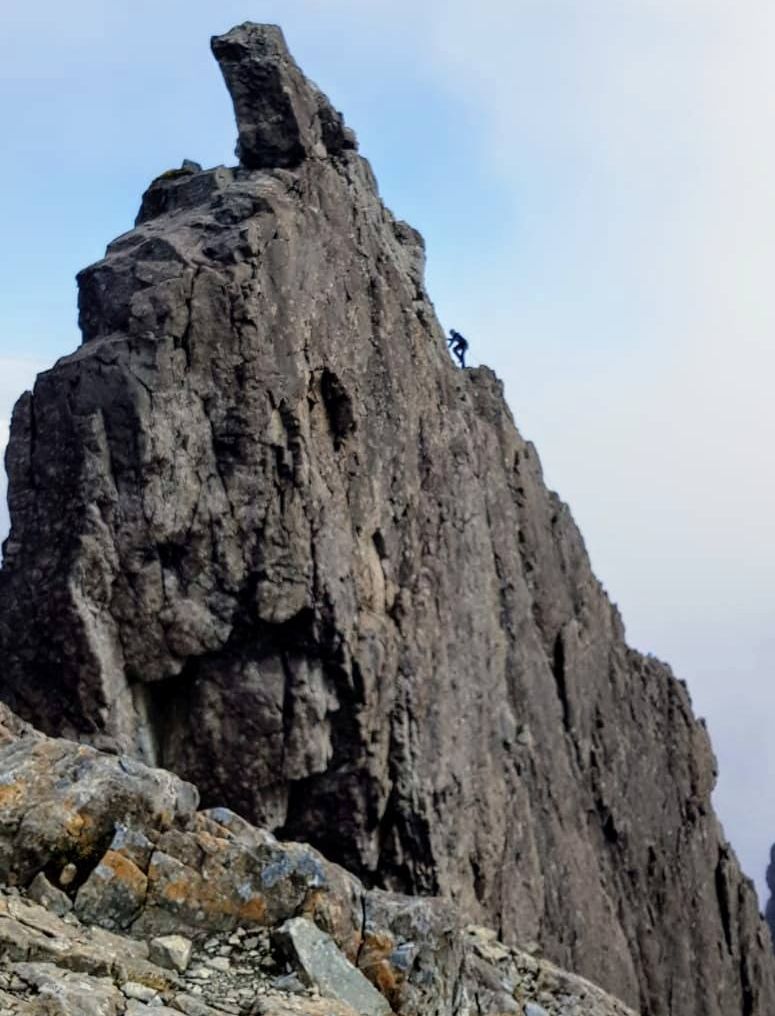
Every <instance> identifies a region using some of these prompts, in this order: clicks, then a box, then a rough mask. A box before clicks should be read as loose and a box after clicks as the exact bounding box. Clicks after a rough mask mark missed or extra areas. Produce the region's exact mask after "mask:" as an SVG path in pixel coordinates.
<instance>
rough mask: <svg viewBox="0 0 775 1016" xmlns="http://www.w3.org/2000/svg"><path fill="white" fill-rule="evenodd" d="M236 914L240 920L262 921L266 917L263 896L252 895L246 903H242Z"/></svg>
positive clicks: (257, 922)
mask: <svg viewBox="0 0 775 1016" xmlns="http://www.w3.org/2000/svg"><path fill="white" fill-rule="evenodd" d="M238 916H239V919H240V920H241V921H252V922H253V923H255V924H261V923H263V921H264V920H265V919H266V902H265V901H264V898H263V896H258V895H257V896H252V897H251V898H250V899H249V900H248V901H247V902H246V903H243V904H242V906H241V907H240V911H239V915H238Z"/></svg>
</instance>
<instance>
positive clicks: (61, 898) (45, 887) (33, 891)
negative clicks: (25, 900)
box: [27, 871, 73, 917]
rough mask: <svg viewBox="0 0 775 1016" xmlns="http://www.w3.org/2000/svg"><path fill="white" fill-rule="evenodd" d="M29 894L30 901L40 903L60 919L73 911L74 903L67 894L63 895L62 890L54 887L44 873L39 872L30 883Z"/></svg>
mask: <svg viewBox="0 0 775 1016" xmlns="http://www.w3.org/2000/svg"><path fill="white" fill-rule="evenodd" d="M27 893H28V895H29V897H30V899H32V900H35V902H36V903H40V905H41V906H42V907H45V908H46V910H51V911H53V913H55V914H58V915H59V917H63V916H64V915H65V914H67V913H69V911H71V910H72V909H73V901H72V900H71V899H70V897H69V896H68V895H67V893H63V892H62V890H61V889H57V888H56V886H53V885H52V884H51V883H50V882H49V880H48V879H47V878H46V876H45V875H44V874H43V872H42V871H39V872H38V874H37V875H36V876H35V878H34V879H33V880H32V882H30V885H29V888H28V889H27Z"/></svg>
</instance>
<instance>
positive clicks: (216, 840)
mask: <svg viewBox="0 0 775 1016" xmlns="http://www.w3.org/2000/svg"><path fill="white" fill-rule="evenodd" d="M196 842H197V844H198V846H199V847H200V848H201V849H202V850H203V851H204V852H205V853H206V854H223V853H225V852H226V851H227V850H228V848H229V846H230V844H229V843H228V842H227V841H226V840H224V839H221V838H220V837H218V836H213V835H212V833H208V832H206V831H205V830H204V829H202V830H200V831H199V832H198V833H197V834H196Z"/></svg>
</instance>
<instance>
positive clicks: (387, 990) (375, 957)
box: [358, 932, 405, 1001]
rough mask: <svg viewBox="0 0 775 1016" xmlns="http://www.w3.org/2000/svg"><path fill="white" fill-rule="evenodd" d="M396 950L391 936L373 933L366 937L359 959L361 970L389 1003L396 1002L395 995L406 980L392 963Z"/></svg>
mask: <svg viewBox="0 0 775 1016" xmlns="http://www.w3.org/2000/svg"><path fill="white" fill-rule="evenodd" d="M394 948H395V942H394V941H393V938H392V937H391V936H390V935H387V934H380V933H379V932H376V933H374V932H372V933H369V934H366V935H365V936H364V939H363V945H362V947H361V951H360V955H359V957H358V967H359V969H360V970H361V971H362V972H363V974H364V975H365V976H366V977H368V979H369V980H370V981H371V983H372V984H373V985H374V986H375V987H376V988H378V989H379V990H380V991H381V992H382V994H383V995H385V996H386V997H387V999H388V1001H392V1000H394V998H395V993H396V992H397V991H398V989H399V988H400V987H401V985H402V984H403V983H404V980H405V978H404V975H403V973H402V972H401V971H400V970H397V969H396V968H395V967H394V966H393V964H392V963H391V962H390V959H389V957H390V955H391V953H392V952H393V949H394Z"/></svg>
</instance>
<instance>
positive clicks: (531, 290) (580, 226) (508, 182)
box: [0, 0, 775, 888]
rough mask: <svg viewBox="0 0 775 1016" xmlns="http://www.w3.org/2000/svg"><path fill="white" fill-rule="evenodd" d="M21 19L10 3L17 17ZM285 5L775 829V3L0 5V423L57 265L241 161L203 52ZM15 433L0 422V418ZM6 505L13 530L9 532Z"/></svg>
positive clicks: (446, 296) (629, 599)
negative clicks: (176, 188) (174, 185)
mask: <svg viewBox="0 0 775 1016" xmlns="http://www.w3.org/2000/svg"><path fill="white" fill-rule="evenodd" d="M9 7H10V9H8V8H9ZM246 19H253V20H258V21H273V22H277V23H280V24H281V25H282V26H283V28H284V29H285V32H286V35H287V37H288V39H289V42H290V44H291V46H292V49H293V51H294V54H295V55H296V57H297V59H298V61H299V62H300V63H301V64H302V66H303V67H304V68H305V70H306V71H307V73H308V74H309V75H310V76H311V77H313V78H315V79H316V80H317V82H318V83H319V84H320V85H321V86H322V87H323V88H324V90H325V91H327V92H328V94H329V95H330V96H331V98H332V99H333V100H334V102H335V103H336V104H337V105H338V106H339V107H340V108H342V109H343V110H344V111H345V114H346V116H347V120H348V122H349V123H350V124H351V125H352V126H353V127H354V128H355V129H356V131H357V132H358V135H359V137H360V141H361V148H362V151H363V152H364V154H366V155H367V156H368V157H369V158H370V159H371V161H372V163H373V165H374V167H375V170H376V172H377V176H378V178H379V181H380V185H381V189H382V193H383V196H384V197H385V199H386V201H387V203H388V204H389V205H390V206H391V207H392V208H393V210H394V211H395V212H396V213H397V214H398V215H399V216H401V217H402V218H405V219H407V220H408V221H410V222H411V223H412V224H413V225H415V226H417V227H418V228H419V229H420V230H421V231H422V232H423V234H424V235H425V237H426V240H427V244H428V285H429V290H430V293H431V296H432V298H433V299H434V301H435V303H436V306H437V310H438V312H439V315H440V317H441V319H442V323H443V324H444V325H445V327H449V326H450V325H452V326H454V327H457V328H458V329H459V330H461V331H463V332H464V333H465V334H466V335H468V337H469V339H470V340H471V343H472V352H473V355H474V359H475V361H476V360H478V361H480V362H486V363H488V364H490V365H491V366H493V367H494V368H495V369H496V370H497V371H498V373H499V374H500V375H501V376H502V377H503V378H504V379H505V382H506V389H507V394H508V397H509V401H510V404H511V407H512V409H513V412H514V415H515V417H516V420H517V423H518V425H519V426H520V428H521V430H522V431H523V433H524V434H525V435H526V436H528V437H530V438H531V439H533V440H534V441H535V442H536V443H537V445H538V448H539V451H540V453H541V456H542V460H543V462H544V467H545V472H546V475H547V479H548V481H549V483H550V484H551V485H552V486H554V487H555V488H556V489H558V490H559V492H560V493H561V495H562V496H563V497H564V498H565V499H566V500H568V501H569V503H570V504H571V507H572V509H573V511H574V514H575V516H576V519H577V520H578V522H579V523H580V525H581V527H582V530H583V532H584V534H585V537H586V539H587V543H588V546H589V549H590V552H591V555H592V559H593V563H594V565H595V568H596V571H597V573H598V575H599V576H600V578H601V579H602V580H603V582H604V583H605V585H606V586H607V588H608V589H609V591H610V593H611V596H612V598H613V599H614V600H615V601H616V602H617V603H618V604H619V606H620V607H621V609H622V612H623V614H624V618H625V622H626V624H627V627H628V634H629V638H630V641H631V642H632V643H633V644H634V645H635V646H636V647H637V648H639V649H642V650H644V651H648V652H653V653H655V654H656V655H658V656H660V657H663V658H666V659H668V660H669V661H670V662H671V664H672V665H673V666H674V669H675V670H676V672H677V673H678V675H679V676H681V677H683V678H685V679H686V680H687V681H688V682H689V686H690V689H691V691H692V695H693V698H694V701H695V705H696V707H697V711H698V712H699V713H700V714H702V715H705V716H707V718H708V722H709V726H710V729H711V733H712V736H713V740H714V745H715V747H716V751H717V754H718V756H719V762H720V768H721V777H720V782H719V787H718V790H717V793H716V801H717V806H718V808H719V811H720V814H721V817H722V820H723V822H724V825H725V828H726V831H727V834H728V835H729V837H730V838H731V839H732V841H733V844H734V845H735V847H736V849H737V850H738V853H739V854H740V856H741V858H742V860H743V864H744V867H745V868H746V870H747V871H748V873H749V874H751V875H752V876H755V877H756V878H757V882H758V884H759V887H760V888H761V887H762V885H763V879H762V874H763V868H764V865H765V863H766V859H767V853H768V848H769V844H770V843H771V842H772V841H773V840H775V807H773V805H772V803H771V801H772V797H771V792H770V784H771V782H772V780H771V778H772V776H773V774H775V739H773V737H772V736H771V724H772V717H773V716H775V681H773V679H772V678H773V675H772V668H773V665H772V660H773V658H775V652H774V651H775V632H774V631H773V625H772V618H773V613H774V612H775V539H773V525H774V524H775V523H774V522H773V520H774V519H775V474H774V472H773V467H772V452H771V449H772V447H773V443H774V442H775V400H773V399H772V397H771V393H770V388H771V384H772V378H773V376H774V375H775V345H774V344H773V335H774V334H775V330H774V329H773V325H775V295H774V294H775V286H773V284H772V273H773V265H775V185H773V180H775V68H774V67H773V65H772V60H771V53H772V52H773V49H774V48H775V9H773V8H772V5H771V4H769V3H767V2H765V0H738V2H737V3H735V4H731V3H729V2H728V0H583V2H581V0H508V2H506V0H503V2H501V0H480V3H478V4H477V5H471V4H468V3H463V2H460V0H444V2H442V0H423V3H422V4H418V3H416V2H414V3H411V4H410V3H409V2H407V0H391V2H389V3H388V2H386V0H384V2H383V0H369V2H368V3H364V2H363V0H359V2H355V0H282V2H256V0H243V2H239V3H235V2H231V0H226V2H220V3H218V4H217V5H216V4H211V3H206V2H204V0H186V2H178V0H166V2H165V0H156V2H155V3H153V4H151V3H149V2H146V0H131V2H129V0H110V3H108V2H106V0H102V2H97V0H92V2H89V0H71V2H70V3H69V4H67V5H62V4H53V3H51V2H50V0H42V2H38V3H36V4H22V3H20V2H16V0H12V2H11V3H10V5H6V6H5V7H4V10H3V13H2V15H0V28H2V32H0V122H2V123H3V130H4V152H5V158H4V159H3V160H2V161H1V162H0V194H2V205H3V223H4V236H3V239H4V245H3V271H2V272H1V273H0V441H2V440H3V434H4V430H3V428H4V427H5V425H6V423H5V422H7V419H8V417H9V414H10V406H11V404H12V402H13V399H14V398H15V396H16V395H17V394H18V393H19V392H20V391H21V390H22V389H23V388H24V387H26V386H28V385H29V384H30V383H31V380H32V378H33V376H34V373H35V371H36V370H38V369H42V368H44V367H45V366H47V365H48V364H50V363H51V362H52V361H53V360H54V359H55V358H56V357H57V356H59V355H62V354H64V353H66V352H68V351H69V350H71V349H72V348H73V347H74V346H75V345H76V344H77V342H78V334H77V328H76V307H75V286H74V275H75V273H76V271H78V270H79V269H80V268H81V267H83V266H84V265H85V264H88V263H89V262H90V261H92V260H94V259H96V258H98V257H99V256H101V254H102V252H103V249H104V247H105V244H106V243H107V242H108V241H109V240H110V239H111V238H112V237H114V236H116V235H117V234H119V233H121V232H123V231H125V230H126V229H128V228H130V227H131V224H132V220H133V218H134V215H135V213H136V210H137V207H138V205H139V198H140V194H141V192H142V190H143V189H144V188H145V186H146V185H147V184H148V182H149V181H150V180H151V179H152V178H153V177H154V176H156V175H157V174H158V173H159V172H161V171H163V170H165V169H167V168H170V167H171V166H175V165H178V164H179V163H180V161H181V160H182V159H183V158H184V157H188V158H193V159H197V160H199V161H200V162H202V163H204V164H207V165H213V164H216V163H219V162H227V163H228V162H232V161H233V156H232V151H233V146H234V136H235V130H234V124H233V119H232V114H231V109H230V105H229V100H228V96H227V94H226V91H225V89H224V87H223V84H222V82H221V80H220V76H219V72H218V69H217V67H216V65H215V62H214V61H213V60H212V58H211V56H210V53H209V47H208V39H209V36H210V35H211V34H213V33H216V32H221V31H224V30H226V29H227V28H228V27H230V26H231V25H232V24H234V23H237V22H240V21H243V20H246ZM3 421H5V422H3ZM5 525H6V523H5V521H4V519H3V518H2V517H0V529H2V530H4V529H5Z"/></svg>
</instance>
